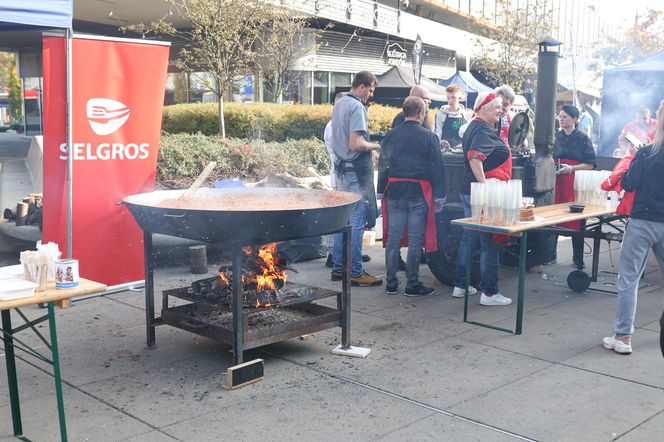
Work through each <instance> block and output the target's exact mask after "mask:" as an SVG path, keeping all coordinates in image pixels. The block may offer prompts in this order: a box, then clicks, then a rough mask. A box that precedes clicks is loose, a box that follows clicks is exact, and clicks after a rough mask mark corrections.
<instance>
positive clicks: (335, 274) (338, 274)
mask: <svg viewBox="0 0 664 442" xmlns="http://www.w3.org/2000/svg"><path fill="white" fill-rule="evenodd" d="M343 279H344V272H337V271H336V270H332V276H331V277H330V280H332V281H341V280H343Z"/></svg>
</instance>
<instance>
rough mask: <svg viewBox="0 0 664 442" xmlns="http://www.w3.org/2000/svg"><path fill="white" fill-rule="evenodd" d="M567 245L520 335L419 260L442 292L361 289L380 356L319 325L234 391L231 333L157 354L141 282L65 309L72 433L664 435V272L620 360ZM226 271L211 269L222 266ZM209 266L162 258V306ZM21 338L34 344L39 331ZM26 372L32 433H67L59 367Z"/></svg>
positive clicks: (308, 437) (607, 316)
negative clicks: (149, 339)
mask: <svg viewBox="0 0 664 442" xmlns="http://www.w3.org/2000/svg"><path fill="white" fill-rule="evenodd" d="M602 247H603V248H604V249H606V248H607V247H606V243H603V244H602ZM611 247H612V250H610V251H609V250H605V251H604V252H603V253H602V258H601V265H600V269H601V270H602V271H603V272H602V273H601V274H600V278H601V281H599V282H598V283H596V284H593V287H598V288H603V289H611V288H612V287H613V284H614V283H615V275H613V274H611V273H609V272H611V271H615V267H614V266H613V264H615V263H616V262H617V257H618V245H617V244H611ZM365 250H366V251H368V253H369V254H370V255H371V256H372V257H373V259H372V261H371V262H370V263H368V265H367V269H368V271H369V272H371V273H375V274H381V273H383V272H384V260H383V249H382V248H381V247H380V245H377V246H372V247H368V248H367V247H365ZM558 256H559V258H560V259H561V261H559V263H558V264H557V265H555V266H552V267H547V268H546V273H547V274H546V275H545V277H543V276H542V275H537V274H529V275H528V277H527V293H526V307H525V318H524V331H523V335H521V336H514V335H510V334H507V333H503V332H499V331H494V330H490V329H485V328H480V327H477V326H475V325H471V324H467V323H464V322H462V313H463V300H462V299H453V298H452V297H451V296H450V295H451V289H450V288H449V287H446V286H442V285H440V284H438V283H437V282H434V281H433V278H432V276H431V274H430V272H429V270H428V268H427V267H426V266H422V267H421V273H422V278H423V279H424V280H425V281H426V282H429V283H433V284H434V286H435V288H436V295H435V296H433V297H429V298H424V299H412V298H406V297H404V296H403V295H402V292H400V294H399V295H396V296H389V295H386V294H385V291H384V286H383V287H377V288H353V290H352V297H353V299H352V328H351V337H352V341H353V343H354V344H355V345H361V346H366V347H370V348H371V349H372V352H371V354H370V355H369V357H368V358H366V359H352V358H346V357H341V356H335V355H333V354H332V353H331V351H332V349H333V348H334V347H335V346H336V345H337V344H338V343H339V341H340V329H333V330H328V331H324V332H319V333H315V334H313V335H310V336H309V337H308V338H307V339H306V340H299V339H295V340H290V341H286V342H282V343H278V344H273V345H270V346H266V347H263V348H261V349H257V350H253V351H250V352H247V354H245V360H248V359H250V358H253V357H260V358H263V359H265V372H266V376H265V379H264V380H263V381H262V382H259V383H257V384H254V385H250V386H247V387H244V388H241V389H239V390H235V391H226V390H223V389H221V388H220V387H219V381H220V379H221V375H222V373H223V372H224V371H225V368H226V367H227V366H229V365H231V355H230V353H229V351H228V348H226V347H225V346H223V345H221V344H218V343H216V342H214V341H212V340H209V339H207V338H203V337H199V336H196V335H194V334H191V333H189V332H186V331H182V330H178V329H175V328H172V327H170V326H160V327H158V328H157V348H156V349H154V350H147V349H146V345H145V325H144V321H145V317H144V314H145V313H144V301H143V293H142V291H138V292H131V291H126V292H121V293H115V294H112V295H107V296H103V297H97V298H92V299H86V300H81V301H78V302H75V303H74V305H73V307H72V308H71V309H69V310H58V311H57V316H58V333H59V336H60V353H61V362H62V374H63V378H64V380H65V388H64V397H65V407H66V410H67V419H68V429H69V435H70V440H76V441H79V440H94V441H106V440H108V441H111V440H112V441H115V440H129V441H168V440H182V441H218V440H268V441H283V440H293V441H314V440H315V441H327V440H330V441H332V440H334V441H338V440H346V441H364V440H387V441H429V440H430V441H439V440H450V441H457V440H458V441H473V440H482V441H494V440H495V441H508V440H550V441H561V440H574V441H576V440H585V441H606V440H612V439H617V440H624V441H641V440H659V439H661V431H660V430H661V428H662V425H664V394H663V393H664V378H663V377H662V375H661V373H662V364H664V360H663V359H662V355H661V354H660V351H659V347H658V333H659V324H658V319H659V317H660V315H661V312H662V309H663V308H664V302H663V300H662V294H663V287H664V278H663V277H662V275H661V274H660V273H659V270H658V269H657V267H656V264H655V261H654V259H651V261H650V262H649V265H648V269H647V274H646V276H645V278H644V280H643V283H642V289H641V291H640V296H639V305H638V312H637V328H638V329H637V331H636V333H635V335H634V354H633V355H631V356H619V355H617V354H615V353H613V352H611V351H608V350H605V349H603V348H602V347H601V338H602V337H603V336H607V335H608V334H609V333H610V332H611V321H612V319H613V315H614V313H615V306H616V297H615V295H613V294H610V293H603V292H592V291H587V292H584V293H582V294H577V293H573V292H571V291H570V290H569V289H568V288H567V287H566V284H565V278H566V276H567V273H569V271H571V270H572V267H571V244H570V241H561V243H560V247H559V253H558ZM565 259H566V260H565ZM563 260H565V261H563ZM587 262H589V259H588V258H587ZM323 263H324V260H316V261H310V262H305V263H298V264H296V268H297V269H298V270H299V272H300V273H298V274H291V276H290V277H291V279H292V280H294V281H298V282H305V283H308V284H312V285H318V286H323V287H330V288H339V287H340V283H336V282H331V281H330V280H329V269H327V268H325V267H324V265H323ZM215 269H216V266H215V265H214V264H212V263H211V265H210V271H211V273H212V272H214V271H215ZM401 275H402V274H401ZM204 276H205V275H191V274H188V269H187V268H185V267H177V268H173V267H172V268H162V269H158V270H157V275H156V280H155V281H156V286H157V289H156V290H155V294H156V296H155V297H156V298H157V299H156V300H155V304H156V308H157V312H159V309H160V308H161V297H160V296H158V294H160V292H161V290H163V289H166V288H174V287H179V286H184V285H186V284H188V283H189V282H190V281H193V280H195V279H200V278H202V277H204ZM500 276H501V279H500V284H501V291H502V292H503V294H504V295H506V296H512V297H514V298H515V296H516V283H517V279H516V272H515V271H514V270H513V269H509V268H501V271H500ZM477 301H478V297H477V296H474V297H472V298H471V309H470V318H471V319H473V320H481V321H491V322H495V323H496V324H498V325H501V326H505V327H513V325H514V318H515V311H516V307H515V305H512V306H510V307H482V306H479V305H478V304H477ZM173 302H176V301H173ZM321 302H322V303H329V302H332V301H331V299H330V300H324V301H321ZM28 313H29V315H30V316H33V315H37V314H40V313H42V311H39V310H37V309H30V310H29V311H28ZM18 320H19V319H18V317H17V316H16V315H14V321H18ZM18 323H19V322H15V324H18ZM41 329H42V330H44V328H43V327H42V328H41ZM25 339H26V341H29V342H33V343H35V344H38V343H39V342H38V341H37V339H36V338H34V337H33V336H31V335H28V334H26V335H25ZM31 362H32V360H31ZM18 365H19V366H18V370H19V382H20V387H21V403H22V410H23V416H24V428H25V433H26V435H28V436H29V437H31V438H33V440H39V441H42V440H57V439H58V437H59V433H58V427H57V419H56V408H55V397H54V393H53V391H54V388H53V385H52V378H50V377H48V376H46V375H45V373H43V372H42V370H41V369H40V368H35V367H34V366H32V365H28V364H26V363H25V362H21V361H19V362H18ZM35 365H38V366H39V364H35ZM5 375H6V373H5V366H4V364H0V423H2V424H1V425H0V438H6V437H9V435H10V434H11V419H10V410H9V405H8V395H7V385H6V378H5ZM3 440H4V439H3Z"/></svg>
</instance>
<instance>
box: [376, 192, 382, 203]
mask: <svg viewBox="0 0 664 442" xmlns="http://www.w3.org/2000/svg"><path fill="white" fill-rule="evenodd" d="M376 199H377V200H378V201H380V200H382V199H383V194H382V193H377V194H376Z"/></svg>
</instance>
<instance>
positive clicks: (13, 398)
mask: <svg viewBox="0 0 664 442" xmlns="http://www.w3.org/2000/svg"><path fill="white" fill-rule="evenodd" d="M2 330H3V334H2V341H3V342H4V344H5V364H6V365H7V384H8V385H9V403H10V404H11V410H12V425H13V427H14V436H22V435H23V426H22V424H21V402H20V400H19V397H18V377H17V376H16V359H15V357H14V337H13V335H12V333H13V332H14V330H13V329H12V320H11V314H10V313H9V310H3V311H2Z"/></svg>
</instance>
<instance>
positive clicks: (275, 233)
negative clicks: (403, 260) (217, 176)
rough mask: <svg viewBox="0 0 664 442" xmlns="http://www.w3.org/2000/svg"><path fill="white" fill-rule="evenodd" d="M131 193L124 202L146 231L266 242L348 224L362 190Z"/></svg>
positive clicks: (244, 190)
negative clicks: (355, 192) (189, 194)
mask: <svg viewBox="0 0 664 442" xmlns="http://www.w3.org/2000/svg"><path fill="white" fill-rule="evenodd" d="M183 192H184V190H166V191H157V192H150V193H141V194H137V195H131V196H128V197H126V198H125V199H124V201H123V204H124V205H125V206H126V207H127V208H128V209H129V211H130V212H131V214H132V215H133V216H134V218H135V219H136V221H137V222H138V224H139V226H140V227H141V228H142V229H143V230H144V231H146V232H151V233H161V234H164V235H170V236H177V237H180V238H189V239H194V240H200V241H207V242H235V243H240V244H246V245H249V244H263V243H267V242H273V241H285V240H290V239H295V238H303V237H307V236H315V235H321V234H326V233H330V232H333V231H336V230H339V229H341V228H342V227H344V226H345V225H346V224H347V223H348V220H349V218H350V215H351V213H352V211H353V208H354V207H355V205H356V204H357V202H358V201H359V199H360V196H359V195H356V194H353V193H348V192H338V191H329V190H309V189H280V188H242V189H207V188H203V189H199V190H198V191H197V192H196V194H195V195H193V196H192V197H182V194H183Z"/></svg>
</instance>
